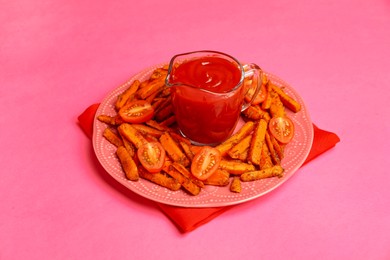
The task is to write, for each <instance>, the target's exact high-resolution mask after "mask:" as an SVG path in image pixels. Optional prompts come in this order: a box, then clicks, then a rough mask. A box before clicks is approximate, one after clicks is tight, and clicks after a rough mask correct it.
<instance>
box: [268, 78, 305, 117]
mask: <svg viewBox="0 0 390 260" xmlns="http://www.w3.org/2000/svg"><path fill="white" fill-rule="evenodd" d="M271 86H272V89H273V90H274V91H275V92H276V93H277V94H278V95H279V97H280V100H281V101H282V103H283V104H284V105H285V106H286V107H287V108H288V109H290V110H291V111H293V112H295V113H297V112H299V111H300V110H301V104H299V103H298V102H297V101H296V100H295V99H293V98H292V97H290V96H289V95H287V93H286V92H284V91H283V90H282V89H281V88H279V87H278V86H276V85H274V84H272V85H271Z"/></svg>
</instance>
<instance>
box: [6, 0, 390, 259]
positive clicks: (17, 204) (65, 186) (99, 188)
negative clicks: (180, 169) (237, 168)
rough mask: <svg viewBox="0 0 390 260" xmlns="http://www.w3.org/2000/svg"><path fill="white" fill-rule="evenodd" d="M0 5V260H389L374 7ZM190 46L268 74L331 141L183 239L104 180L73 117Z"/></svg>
mask: <svg viewBox="0 0 390 260" xmlns="http://www.w3.org/2000/svg"><path fill="white" fill-rule="evenodd" d="M0 6H1V8H0V109H1V111H2V115H1V116H0V122H1V134H0V145H1V146H0V147H1V148H0V149H1V157H0V166H1V178H0V192H1V202H0V259H217V258H218V259H390V173H389V170H388V164H387V162H388V161H389V159H388V152H389V147H390V146H389V139H388V138H389V135H390V124H389V113H388V109H387V104H388V102H389V100H390V99H389V98H390V95H389V93H390V91H389V87H390V1H389V0H365V1H363V0H330V1H310V0H298V1H286V0H284V1H259V0H249V1H246V2H245V3H244V1H235V0H233V1H222V0H198V1H188V0H182V1H174V0H164V1H156V0H146V1H143V0H140V1H124V0H119V1H88V0H87V1H75V0H70V1H69V0H68V1H64V0H63V1H61V0H58V1H43V0H36V1H22V0H13V1H5V0H0ZM200 49H213V50H218V51H223V52H227V53H229V54H231V55H233V56H235V57H236V58H238V59H240V60H244V61H249V62H255V63H258V64H259V65H261V66H262V67H263V69H264V70H266V71H269V72H271V73H273V74H275V75H278V76H279V77H281V78H282V79H284V80H285V81H287V82H288V83H289V84H290V85H291V86H293V87H294V88H295V89H296V90H297V91H298V92H299V93H300V95H301V96H302V97H303V99H304V100H305V103H306V105H307V107H308V109H309V112H310V115H311V117H312V119H313V122H314V123H316V124H317V125H318V126H319V127H320V128H323V129H325V130H329V131H333V132H335V133H337V134H338V135H339V137H340V138H341V142H340V143H339V144H338V145H337V146H336V147H335V148H334V149H332V150H331V151H329V152H327V153H326V154H324V155H322V156H321V157H319V158H317V159H316V160H314V161H312V162H310V163H309V164H307V165H306V166H304V167H303V168H301V169H300V170H299V171H298V172H297V173H296V174H295V175H294V176H293V178H291V179H290V180H289V181H288V182H286V183H285V184H283V185H282V186H281V187H279V188H278V189H276V190H275V191H273V192H271V193H269V194H268V195H266V196H263V197H261V198H259V199H256V200H253V201H251V202H248V203H245V204H241V205H240V206H237V207H234V208H233V209H231V210H229V211H227V212H225V213H224V214H222V215H221V216H219V217H218V218H216V219H214V220H213V221H211V222H209V223H207V224H206V225H204V226H201V227H200V228H198V229H196V230H194V231H193V232H191V233H186V234H182V233H180V231H179V230H178V229H177V228H176V227H175V225H174V224H173V223H172V222H171V221H170V220H169V219H168V218H167V217H166V216H165V215H163V213H162V212H161V211H159V210H158V209H157V207H156V206H155V204H154V203H153V202H151V201H148V200H147V199H144V198H142V197H139V196H138V195H136V194H134V193H132V192H130V191H128V190H126V188H124V187H122V186H121V185H119V184H118V183H116V182H115V181H114V180H113V179H112V178H111V177H110V176H109V175H108V174H107V173H106V172H105V171H104V170H103V168H102V167H101V166H100V165H99V164H98V162H97V159H96V158H95V156H94V154H93V150H92V146H91V142H90V140H88V139H87V138H86V136H85V135H84V134H83V133H82V132H81V130H80V128H79V126H78V125H77V116H78V115H79V114H80V113H81V112H82V111H84V109H85V108H86V107H87V106H88V105H90V104H92V103H95V102H99V101H101V100H102V98H104V97H105V96H106V94H107V93H109V92H110V91H111V90H112V89H113V88H115V87H117V86H118V85H119V84H121V83H123V82H124V81H126V79H128V78H129V77H131V76H132V75H133V74H135V73H137V72H139V71H140V70H142V69H144V68H145V67H148V66H150V65H154V64H156V63H161V62H165V61H168V60H169V59H170V57H171V56H173V55H174V54H177V53H181V52H186V51H193V50H200ZM386 161H387V162H386Z"/></svg>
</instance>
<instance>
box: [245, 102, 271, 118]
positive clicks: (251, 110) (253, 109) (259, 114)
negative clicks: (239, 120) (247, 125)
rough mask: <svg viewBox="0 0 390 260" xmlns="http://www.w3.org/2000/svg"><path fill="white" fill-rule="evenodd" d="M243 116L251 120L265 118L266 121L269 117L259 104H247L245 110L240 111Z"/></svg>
mask: <svg viewBox="0 0 390 260" xmlns="http://www.w3.org/2000/svg"><path fill="white" fill-rule="evenodd" d="M242 113H243V114H244V116H246V117H247V118H248V119H251V120H255V121H257V120H260V119H265V120H266V121H267V122H268V121H269V120H270V119H271V117H270V115H269V113H268V112H267V111H265V110H263V109H262V108H261V107H260V106H259V105H252V106H249V107H248V108H247V109H246V110H244V111H243V112H242Z"/></svg>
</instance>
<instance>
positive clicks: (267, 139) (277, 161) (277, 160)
mask: <svg viewBox="0 0 390 260" xmlns="http://www.w3.org/2000/svg"><path fill="white" fill-rule="evenodd" d="M275 141H276V140H275ZM265 142H266V144H267V147H268V151H269V154H270V157H271V159H272V162H273V163H274V164H276V165H280V163H281V161H282V159H281V158H280V157H279V154H278V152H277V151H276V149H275V146H274V143H273V141H272V139H271V136H270V134H269V133H268V131H267V132H266V133H265Z"/></svg>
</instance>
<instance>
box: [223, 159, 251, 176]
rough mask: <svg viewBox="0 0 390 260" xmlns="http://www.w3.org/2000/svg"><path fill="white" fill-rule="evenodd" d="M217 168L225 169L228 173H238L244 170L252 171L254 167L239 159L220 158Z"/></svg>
mask: <svg viewBox="0 0 390 260" xmlns="http://www.w3.org/2000/svg"><path fill="white" fill-rule="evenodd" d="M219 169H222V170H226V171H228V172H229V173H230V174H234V175H240V174H243V173H244V172H248V171H254V170H256V167H255V166H254V165H253V164H249V163H245V162H242V161H239V160H225V159H222V160H221V162H220V163H219Z"/></svg>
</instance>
